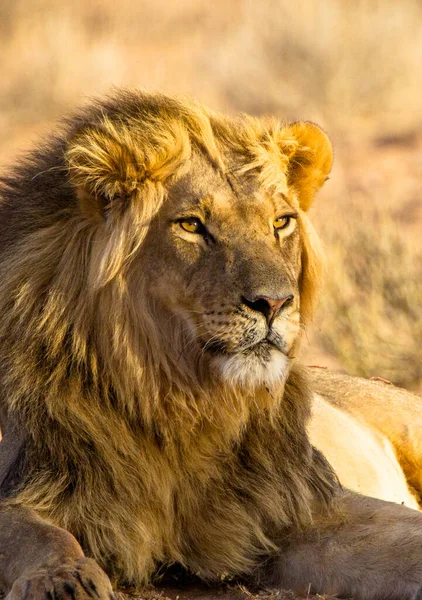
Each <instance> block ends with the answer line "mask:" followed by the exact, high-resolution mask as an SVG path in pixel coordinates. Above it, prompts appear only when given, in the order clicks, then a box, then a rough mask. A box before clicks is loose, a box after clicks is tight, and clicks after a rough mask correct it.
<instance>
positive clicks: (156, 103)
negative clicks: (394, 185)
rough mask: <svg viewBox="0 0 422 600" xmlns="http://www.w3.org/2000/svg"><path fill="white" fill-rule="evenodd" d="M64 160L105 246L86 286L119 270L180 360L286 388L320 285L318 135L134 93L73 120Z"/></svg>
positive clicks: (324, 150) (324, 158)
mask: <svg viewBox="0 0 422 600" xmlns="http://www.w3.org/2000/svg"><path fill="white" fill-rule="evenodd" d="M66 158H67V161H68V165H69V172H70V175H71V180H72V182H73V184H74V186H75V188H76V190H77V195H78V197H79V199H80V203H81V207H82V209H83V210H84V211H85V216H86V219H91V220H92V222H93V223H94V222H95V227H96V232H95V239H96V244H97V245H98V246H101V249H100V250H99V251H98V253H99V257H98V261H96V262H94V264H95V271H94V273H92V282H93V285H94V286H98V287H102V286H105V285H107V284H110V283H111V282H112V281H113V280H116V279H118V278H119V276H121V275H122V272H125V273H126V275H125V281H126V282H127V285H129V286H131V287H132V293H131V297H132V298H134V299H137V298H138V299H139V307H138V309H139V311H140V312H143V313H145V310H146V304H147V306H148V312H149V314H150V315H151V314H153V316H151V319H152V321H153V322H154V326H155V327H157V328H158V329H159V330H160V333H162V343H163V344H164V346H165V347H166V348H167V351H168V353H171V354H173V356H178V360H179V363H180V362H182V361H181V356H180V355H181V354H184V355H186V354H188V355H189V354H190V355H193V356H191V358H192V357H194V358H195V361H194V362H195V364H196V366H197V367H198V369H199V370H201V368H203V367H204V364H205V365H206V370H207V369H208V368H209V370H210V373H211V376H216V377H221V378H223V379H225V380H226V381H230V382H236V383H240V384H242V385H244V386H256V385H257V384H263V383H264V384H269V383H272V382H274V381H275V380H277V379H282V378H283V377H284V376H285V374H286V370H287V364H288V360H289V357H290V356H291V355H292V353H293V352H294V350H295V349H296V346H297V343H298V339H299V334H300V329H301V326H302V325H303V323H304V322H306V319H307V317H308V316H309V312H310V309H311V304H312V301H313V295H314V291H315V284H316V279H317V275H318V265H317V258H316V254H315V249H314V248H312V246H311V244H310V240H309V236H310V235H312V232H311V231H310V226H309V222H308V219H307V216H306V211H307V209H308V208H309V206H310V204H311V201H312V198H313V195H314V193H315V191H316V190H317V189H318V188H319V187H320V186H321V185H322V183H323V182H324V180H325V179H326V177H327V175H328V173H329V171H330V168H331V162H332V150H331V145H330V142H329V141H328V138H327V136H326V135H325V134H324V133H323V132H322V131H321V129H319V128H318V127H317V126H315V125H313V124H311V123H294V124H291V125H283V124H281V123H279V122H278V121H275V120H265V119H253V118H251V117H243V118H239V119H227V118H222V117H221V116H219V115H216V114H213V113H211V112H209V111H208V110H207V109H205V108H203V107H202V106H199V105H197V104H193V103H190V102H186V101H176V100H173V99H171V100H170V99H168V98H165V97H161V96H145V95H141V94H136V93H135V94H127V95H125V96H123V97H121V96H120V97H119V98H118V99H117V100H116V102H115V103H113V102H111V103H110V104H108V105H106V106H103V107H102V110H101V112H99V113H96V114H92V113H91V114H88V118H86V120H85V121H84V122H83V123H78V124H77V126H76V127H75V130H74V132H73V133H72V135H71V137H70V141H69V146H68V149H67V152H66ZM135 301H136V300H135ZM134 310H135V311H136V308H135V309H134ZM145 326H146V325H143V327H145ZM175 330H177V331H178V334H180V335H178V336H175V335H174V332H175ZM176 337H178V339H177V340H176V339H175V338H176ZM176 368H177V367H176Z"/></svg>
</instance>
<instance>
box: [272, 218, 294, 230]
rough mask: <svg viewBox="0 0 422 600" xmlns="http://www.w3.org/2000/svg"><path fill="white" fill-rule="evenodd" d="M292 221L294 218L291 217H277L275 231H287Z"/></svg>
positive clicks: (274, 222)
mask: <svg viewBox="0 0 422 600" xmlns="http://www.w3.org/2000/svg"><path fill="white" fill-rule="evenodd" d="M291 219H292V217H289V216H287V217H277V218H276V219H274V221H273V226H274V229H285V228H286V227H288V225H289V223H290V221H291Z"/></svg>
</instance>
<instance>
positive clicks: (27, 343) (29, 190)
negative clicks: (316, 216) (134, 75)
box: [0, 91, 335, 581]
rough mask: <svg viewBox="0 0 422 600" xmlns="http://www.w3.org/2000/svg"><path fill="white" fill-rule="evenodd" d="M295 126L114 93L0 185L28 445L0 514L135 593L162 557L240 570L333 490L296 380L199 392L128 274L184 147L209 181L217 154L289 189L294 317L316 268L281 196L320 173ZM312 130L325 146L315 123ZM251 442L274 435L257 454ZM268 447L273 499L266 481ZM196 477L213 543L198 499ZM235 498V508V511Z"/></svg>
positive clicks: (6, 298)
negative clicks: (296, 300)
mask: <svg viewBox="0 0 422 600" xmlns="http://www.w3.org/2000/svg"><path fill="white" fill-rule="evenodd" d="M298 127H299V126H298V125H297V124H294V125H290V126H287V125H286V126H279V125H276V124H275V123H274V122H273V121H260V120H257V119H256V120H254V119H251V118H245V119H243V121H242V120H240V121H232V122H230V121H229V120H227V119H224V118H223V117H220V116H218V115H214V114H213V113H211V112H210V111H208V110H207V109H205V108H203V107H202V106H200V105H198V104H195V103H193V102H191V101H188V100H175V99H172V98H168V97H165V96H160V95H148V94H141V93H139V92H129V91H126V92H118V93H117V94H116V95H115V96H114V97H112V98H110V99H107V100H104V101H102V102H99V103H97V104H93V105H92V106H91V107H89V108H87V109H86V110H84V111H82V112H80V113H78V114H77V115H76V116H74V117H73V118H72V119H70V120H69V121H68V123H67V124H66V126H65V127H64V130H63V132H61V133H59V134H58V136H57V137H56V138H54V139H51V140H50V141H49V142H48V143H47V145H46V147H45V149H41V150H39V151H38V153H37V154H33V155H32V156H31V157H30V158H29V159H28V160H27V161H26V162H23V163H21V165H20V166H18V167H17V169H16V170H15V172H11V173H10V174H9V175H8V176H7V177H5V178H4V179H3V183H2V188H1V193H2V196H3V198H4V199H3V204H2V210H3V211H6V213H7V211H11V210H12V208H13V210H18V214H19V215H20V220H19V222H17V221H13V222H12V221H9V223H12V224H11V226H10V227H11V230H10V231H9V232H7V233H5V234H3V236H2V237H0V248H1V260H0V278H1V281H2V287H1V291H0V315H1V317H0V364H1V365H2V366H1V369H2V373H1V387H2V389H3V390H7V392H6V396H7V405H8V410H9V411H11V413H13V414H15V415H16V416H17V419H18V420H19V422H20V423H21V424H22V426H23V427H24V429H25V430H26V431H27V433H28V441H27V454H26V461H25V464H24V467H22V468H23V471H24V472H25V477H24V480H23V483H22V485H21V486H20V487H18V488H17V489H14V490H13V493H11V499H10V500H9V501H10V502H17V503H23V504H25V505H27V506H30V507H32V508H34V509H36V510H37V512H38V514H41V515H43V516H46V517H47V518H48V519H50V520H51V521H53V522H54V523H57V524H59V525H61V526H62V527H65V528H66V529H69V530H70V531H72V532H73V533H75V534H76V535H77V536H78V537H79V539H81V540H82V542H83V544H84V546H86V547H87V548H88V549H89V552H90V554H91V555H93V556H94V557H96V559H97V560H98V561H99V562H100V563H101V564H104V561H105V560H107V561H111V562H112V563H113V565H114V567H113V568H114V569H115V570H116V572H118V573H119V574H120V575H119V576H120V577H122V573H123V577H124V578H125V579H127V580H136V581H141V580H145V578H147V577H148V576H149V575H150V573H151V572H152V571H153V570H154V567H155V566H156V564H157V563H159V562H169V561H179V562H181V563H182V564H185V565H188V566H189V567H190V568H192V569H197V570H199V571H201V573H203V574H204V576H215V574H217V573H219V572H222V571H227V570H230V571H231V572H233V573H237V572H247V571H248V570H250V569H251V568H253V566H254V565H255V564H256V560H258V557H259V556H260V555H261V554H262V553H263V551H264V550H266V551H268V549H270V548H273V547H274V542H273V541H272V540H271V539H270V535H269V533H270V531H271V527H272V524H274V523H277V525H278V526H279V525H280V524H281V525H288V524H289V523H292V522H295V523H298V524H303V523H306V522H308V521H309V520H310V519H311V505H312V503H313V502H314V499H315V496H316V497H318V498H319V499H322V500H323V501H327V500H328V499H329V497H330V495H331V493H332V490H333V489H334V487H335V483H334V479H333V477H332V474H331V472H330V470H329V469H328V467H327V466H326V465H325V463H324V461H323V459H322V458H321V457H320V456H319V455H318V454H316V453H315V451H313V450H312V448H311V446H310V445H309V442H308V440H307V437H306V433H305V427H304V424H305V421H306V420H307V418H308V414H309V394H308V391H307V388H306V384H305V383H304V382H303V381H302V375H301V373H300V370H296V371H295V372H293V373H292V375H291V377H290V379H289V382H288V383H287V385H286V390H285V394H284V396H283V394H282V393H279V394H275V395H274V394H272V393H270V392H269V391H268V390H265V389H263V390H261V391H259V392H256V391H254V393H253V394H252V392H247V391H245V390H242V389H236V388H233V387H230V386H228V385H224V384H223V383H221V384H220V385H219V386H216V385H215V382H214V381H212V380H211V379H210V378H209V376H208V375H207V373H203V372H201V370H200V367H199V366H198V360H197V356H196V355H195V350H194V349H193V348H190V347H189V344H188V340H187V337H186V331H185V330H184V329H183V327H182V326H181V325H180V323H179V324H178V323H177V322H176V321H174V320H169V321H168V322H167V323H164V324H163V323H160V326H158V325H157V324H158V323H159V321H160V319H159V317H160V314H159V307H158V306H157V305H155V304H154V301H153V300H152V299H151V298H150V295H149V293H148V289H147V287H146V283H145V281H143V279H142V272H140V271H141V270H140V268H139V265H140V258H139V255H140V250H141V249H142V246H143V244H144V243H146V240H147V236H148V231H149V224H150V222H151V221H152V219H153V218H154V216H156V215H157V214H158V212H159V211H160V208H161V207H162V205H163V203H164V202H165V198H166V189H167V186H168V184H169V182H171V181H174V180H177V179H178V178H179V177H180V176H181V174H183V172H184V170H185V169H186V168H187V165H188V163H189V159H190V157H191V155H192V153H193V152H201V153H202V155H204V156H205V157H206V158H207V160H209V161H210V163H211V164H212V166H213V168H215V169H218V170H220V171H221V172H224V171H225V169H226V168H227V166H226V164H225V162H224V158H223V153H222V147H223V146H224V145H226V146H227V144H228V145H229V147H230V151H232V152H237V153H238V154H239V155H242V156H243V159H244V167H243V168H244V171H245V172H246V171H254V172H256V173H257V176H258V177H260V178H261V181H262V182H263V184H264V185H265V186H267V187H268V188H272V189H273V190H277V191H278V192H280V193H281V192H283V191H286V190H287V187H288V186H290V187H293V188H294V189H295V190H296V191H295V194H296V195H294V198H295V200H294V203H295V207H296V208H297V210H298V213H299V222H300V231H301V240H302V274H301V278H300V287H301V289H300V293H301V301H302V305H301V314H302V319H303V322H306V321H307V319H309V317H310V314H311V308H312V304H313V302H314V296H315V292H316V289H317V284H318V279H319V273H320V265H319V251H318V242H317V239H316V237H315V234H314V232H313V230H312V228H311V226H310V223H309V221H308V217H307V215H306V213H305V211H306V210H307V208H308V206H309V203H310V195H309V194H302V190H300V189H299V188H298V187H297V186H299V185H300V183H299V179H298V178H297V176H296V170H297V169H298V168H299V169H304V168H306V166H308V167H312V169H314V171H318V169H320V170H321V169H322V170H323V171H324V172H326V165H325V166H324V167H319V166H318V165H316V162H317V159H318V160H320V156H321V152H315V151H314V150H312V148H311V147H310V145H309V144H310V143H311V142H312V140H310V139H307V140H303V139H301V136H300V135H298ZM311 129H312V128H311ZM312 135H313V136H315V137H316V138H318V140H319V137H322V136H324V134H322V132H320V130H319V129H318V128H316V127H315V128H314V129H312ZM318 136H319V137H318ZM311 137H312V136H311ZM324 160H327V158H326V157H324ZM318 173H319V171H318ZM300 181H302V180H300ZM310 185H311V184H310ZM318 185H320V184H318ZM312 186H314V187H316V186H317V184H315V178H312ZM47 196H48V198H49V201H48V202H47V201H46V200H45V198H46V197H47ZM302 197H303V198H305V200H304V201H303V202H302V201H301V198H302ZM16 207H18V209H16ZM134 282H136V286H137V290H138V295H137V296H136V298H135V297H134V292H133V289H134ZM139 290H142V292H141V293H139ZM140 306H141V310H139V307H140ZM122 373H124V377H122ZM281 402H283V406H284V408H283V411H278V410H277V408H279V406H280V403H281ZM280 412H282V416H280ZM246 424H248V428H247V429H246ZM261 435H264V436H268V435H270V436H273V437H274V444H273V448H272V449H271V450H268V449H267V448H265V447H264V446H263V444H262V443H261V442H260V436H261ZM239 445H242V446H244V447H245V448H251V449H252V450H251V451H250V452H251V454H250V455H249V454H248V452H249V450H247V451H245V452H246V455H245V456H243V457H242V460H244V461H246V462H248V461H249V462H250V463H251V465H252V467H251V472H250V473H249V475H248V477H247V478H246V479H245V480H239V479H236V478H235V477H234V478H233V481H231V482H230V471H231V469H232V468H233V469H234V465H235V463H236V462H238V461H239V460H241V459H240V457H239V456H238V455H237V454H236V453H235V452H234V450H233V449H234V448H236V447H239ZM216 448H218V450H219V452H220V453H221V454H222V455H224V454H226V455H227V456H228V457H229V458H227V464H225V465H224V469H223V467H222V465H221V464H220V463H219V464H218V465H215V464H209V462H208V457H209V456H211V455H213V454H214V453H215V451H216ZM277 452H278V453H282V455H283V461H282V464H280V465H279V466H278V467H277V468H278V470H279V472H278V474H277V477H276V478H277V480H278V481H279V484H278V488H277V485H275V487H274V482H273V479H274V477H272V478H271V477H267V478H266V474H268V469H272V468H274V467H273V466H271V465H273V460H274V456H275V455H276V454H277ZM272 454H274V456H272ZM145 455H148V462H145V461H143V460H142V457H143V456H145ZM88 463H89V464H88ZM268 465H269V466H268ZM175 473H179V474H180V473H183V477H184V483H183V485H184V488H181V487H180V483H179V482H178V480H177V477H176V475H175ZM270 480H271V482H272V483H271V486H269V483H268V481H270ZM210 481H212V482H213V487H212V489H211V490H208V496H209V497H208V500H207V510H208V511H209V512H210V514H211V513H215V515H216V518H215V521H214V524H213V528H212V531H211V530H210V528H209V525H208V521H207V520H205V521H204V520H203V519H202V518H201V514H202V512H201V511H202V510H203V505H202V504H201V502H202V503H203V502H205V500H204V499H203V497H202V496H201V500H198V498H197V494H198V488H199V489H202V488H201V486H203V487H204V488H205V487H206V486H207V485H208V484H209V482H210ZM286 481H288V485H285V482H286ZM140 482H141V483H140ZM270 488H271V489H270ZM242 490H243V492H242ZM241 492H242V493H244V494H247V495H248V497H249V500H248V501H245V502H243V503H239V502H238V501H237V499H236V498H237V494H238V493H239V494H240V493H241ZM175 496H176V497H177V498H178V504H175V500H174V498H175ZM223 506H224V511H225V512H224V511H223ZM220 509H221V512H219V511H220ZM186 511H190V513H191V514H192V515H193V516H194V517H195V516H196V518H197V529H196V532H195V535H196V536H197V537H195V536H193V534H190V533H188V532H184V529H183V527H182V528H181V523H182V524H183V523H184V519H186V514H185V513H186ZM223 513H224V514H223ZM233 515H236V517H235V518H232V517H233ZM268 515H271V518H270V522H269V521H268ZM180 528H181V529H180ZM232 530H236V536H235V537H234V539H235V540H236V544H235V546H233V545H230V544H231V542H230V539H231V536H230V531H232ZM180 531H182V533H180ZM183 532H184V533H183ZM201 544H202V546H201ZM203 547H204V548H205V547H206V552H205V554H204V552H203ZM116 548H119V552H117V551H116ZM135 549H136V550H135ZM203 555H205V556H206V560H205V559H204V558H201V556H203ZM104 557H106V558H104Z"/></svg>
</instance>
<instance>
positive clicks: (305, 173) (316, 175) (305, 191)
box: [287, 122, 333, 211]
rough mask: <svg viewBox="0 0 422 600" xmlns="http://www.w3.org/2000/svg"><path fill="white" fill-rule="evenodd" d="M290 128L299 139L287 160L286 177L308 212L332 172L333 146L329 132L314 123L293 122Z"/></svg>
mask: <svg viewBox="0 0 422 600" xmlns="http://www.w3.org/2000/svg"><path fill="white" fill-rule="evenodd" d="M287 131H288V132H289V134H290V135H291V136H292V137H293V139H294V140H295V141H296V142H297V146H296V148H295V150H294V152H293V153H292V156H291V157H290V160H289V163H288V171H287V180H288V184H289V186H291V187H293V189H294V190H295V191H296V192H297V194H298V198H299V204H300V207H301V209H302V210H305V211H306V210H308V208H309V207H310V206H311V204H312V201H313V198H314V195H315V192H316V191H317V190H318V189H319V188H320V187H321V186H322V184H323V183H324V181H326V179H327V177H328V175H329V173H330V171H331V166H332V164H333V147H332V145H331V142H330V140H329V138H328V136H327V135H326V133H324V131H323V130H322V129H321V128H320V127H318V125H315V124H314V123H308V122H298V123H292V124H291V125H289V126H288V127H287Z"/></svg>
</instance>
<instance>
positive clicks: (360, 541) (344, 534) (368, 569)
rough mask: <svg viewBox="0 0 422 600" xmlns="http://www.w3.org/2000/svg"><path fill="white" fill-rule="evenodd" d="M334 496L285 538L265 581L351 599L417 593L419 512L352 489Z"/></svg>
mask: <svg viewBox="0 0 422 600" xmlns="http://www.w3.org/2000/svg"><path fill="white" fill-rule="evenodd" d="M338 502H339V505H338V507H337V510H336V513H335V515H332V516H330V517H329V516H327V517H326V518H325V519H323V518H320V519H319V523H316V525H315V527H314V529H313V530H309V531H304V532H303V533H301V534H299V535H295V536H293V537H292V538H291V539H290V540H289V542H288V544H287V547H286V548H285V551H283V553H282V554H281V557H280V558H277V559H276V560H275V561H274V563H272V564H271V566H270V567H267V570H266V573H265V576H266V583H268V584H271V585H279V586H281V587H283V588H287V589H290V588H291V589H294V590H296V591H298V592H300V593H302V594H303V593H304V592H306V591H308V589H311V590H312V591H313V592H314V593H321V594H322V593H326V594H336V595H338V596H340V597H343V598H353V599H354V600H411V599H412V600H413V599H416V598H422V514H421V513H419V512H418V511H415V510H412V509H410V508H406V507H404V506H400V505H398V504H394V503H390V502H383V501H382V500H376V499H373V498H369V497H366V496H360V495H357V494H352V493H347V494H345V495H344V496H343V498H342V499H340V500H339V501H338ZM418 593H419V595H418Z"/></svg>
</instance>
